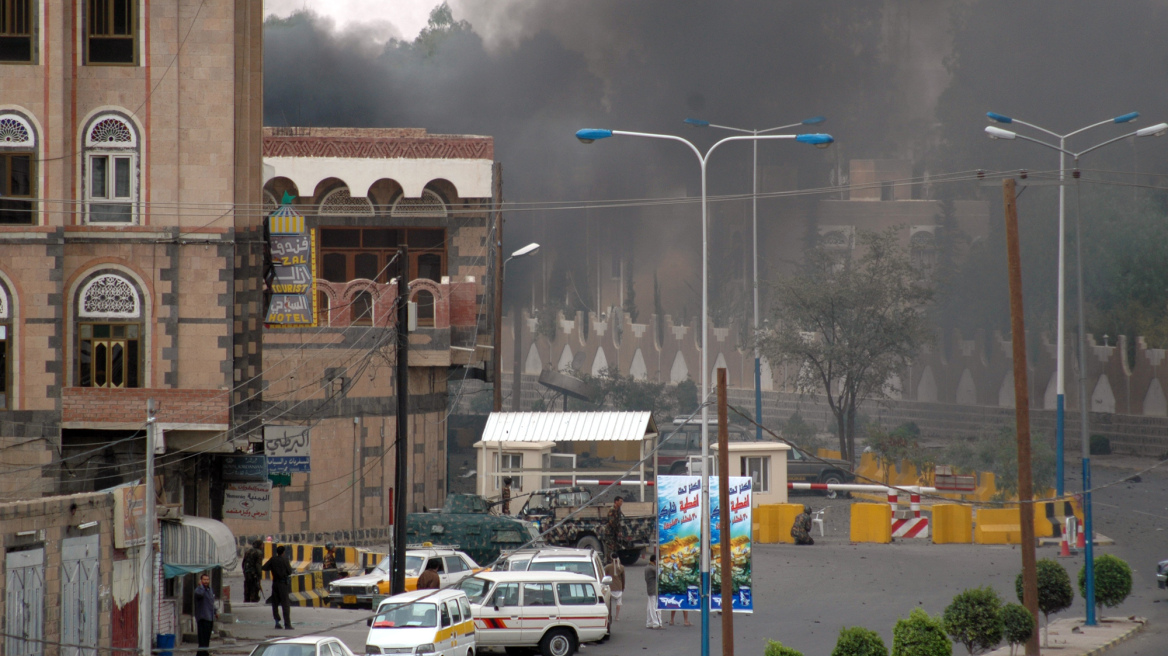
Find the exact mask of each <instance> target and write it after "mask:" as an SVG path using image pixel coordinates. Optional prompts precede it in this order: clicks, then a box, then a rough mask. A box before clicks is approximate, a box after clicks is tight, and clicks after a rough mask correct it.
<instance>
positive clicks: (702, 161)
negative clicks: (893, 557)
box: [576, 128, 835, 656]
mask: <svg viewBox="0 0 1168 656" xmlns="http://www.w3.org/2000/svg"><path fill="white" fill-rule="evenodd" d="M614 136H624V137H642V138H646V139H664V140H666V141H676V142H679V143H682V144H685V145H686V146H688V147H689V149H690V151H692V152H693V154H694V155H695V156H697V158H698V165H699V166H700V167H701V175H702V339H701V344H702V392H701V400H702V494H701V515H700V516H701V518H702V525H701V535H702V539H701V554H702V555H701V586H702V592H701V596H702V598H701V604H702V609H701V610H702V656H709V653H710V522H709V518H710V467H709V462H710V422H709V409H710V405H709V403H708V402H707V397H708V396H709V393H710V384H709V376H710V369H709V364H708V358H709V349H708V348H706V346H707V344H706V336H707V335H708V333H709V320H710V314H709V312H708V308H709V293H708V292H709V285H708V283H709V258H708V250H709V243H708V242H709V239H708V237H709V234H708V230H707V226H708V217H709V205H708V202H707V199H706V164H707V163H708V162H709V159H710V155H712V154H713V153H714V151H715V150H717V148H718V146H721V145H722V144H724V143H727V142H730V141H759V140H764V139H765V140H779V139H787V140H792V139H793V140H795V141H797V142H799V143H805V144H811V145H813V146H816V147H817V148H827V147H828V146H830V145H831V144H832V142H833V141H835V140H834V139H832V137H831V135H829V134H798V135H795V134H767V135H762V134H760V135H749V136H746V135H743V136H734V137H726V138H725V139H722V140H721V141H718V142H717V143H715V144H714V145H712V146H710V149H709V150H707V151H706V152H705V154H704V155H703V154H702V152H701V151H700V150H698V148H697V146H694V145H693V143H691V142H690V141H689V140H688V139H683V138H681V137H678V136H674V135H671V134H654V133H650V132H626V131H623V130H600V129H594V128H593V129H584V130H579V131H577V132H576V138H577V139H579V140H580V141H581V142H583V143H586V144H590V143H592V142H594V141H598V140H600V139H607V138H609V137H614Z"/></svg>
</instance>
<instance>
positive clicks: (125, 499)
mask: <svg viewBox="0 0 1168 656" xmlns="http://www.w3.org/2000/svg"><path fill="white" fill-rule="evenodd" d="M142 544H146V486H145V485H122V486H119V487H117V488H114V546H115V547H117V548H118V549H125V548H126V547H136V546H138V545H142Z"/></svg>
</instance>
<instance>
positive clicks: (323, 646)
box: [251, 636, 353, 656]
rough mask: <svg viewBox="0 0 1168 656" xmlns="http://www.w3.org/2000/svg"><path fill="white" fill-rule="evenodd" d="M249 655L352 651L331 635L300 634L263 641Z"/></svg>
mask: <svg viewBox="0 0 1168 656" xmlns="http://www.w3.org/2000/svg"><path fill="white" fill-rule="evenodd" d="M251 656H353V652H352V651H350V650H349V648H348V647H346V646H345V643H343V642H341V641H340V640H338V639H336V638H334V637H332V636H301V637H299V638H283V639H280V640H276V641H274V642H265V643H264V644H262V645H259V646H257V647H256V648H255V649H253V650H252V651H251Z"/></svg>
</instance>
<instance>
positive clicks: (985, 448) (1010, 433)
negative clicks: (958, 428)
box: [945, 426, 1057, 499]
mask: <svg viewBox="0 0 1168 656" xmlns="http://www.w3.org/2000/svg"><path fill="white" fill-rule="evenodd" d="M945 459H946V460H947V461H948V463H949V464H951V465H953V466H955V467H957V469H958V470H960V471H963V472H978V471H988V472H992V473H993V474H994V485H995V486H996V487H997V489H998V497H999V498H1000V499H1009V498H1012V497H1013V496H1014V495H1016V494H1017V493H1018V438H1017V435H1016V434H1015V432H1014V427H1013V426H1003V427H1001V428H999V429H998V430H996V431H994V432H993V433H990V434H988V435H981V436H979V437H978V438H976V439H975V440H971V441H963V442H958V443H956V444H954V445H953V446H951V447H950V448H949V449H948V450H947V451H946V453H945ZM1056 467H1057V464H1056V462H1055V453H1054V448H1053V447H1051V445H1050V442H1048V441H1047V440H1046V438H1045V437H1044V436H1043V435H1042V434H1041V433H1034V434H1032V436H1031V439H1030V473H1031V479H1032V480H1033V481H1034V489H1035V490H1048V489H1050V488H1052V487H1054V477H1055V471H1056Z"/></svg>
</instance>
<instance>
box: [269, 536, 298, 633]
mask: <svg viewBox="0 0 1168 656" xmlns="http://www.w3.org/2000/svg"><path fill="white" fill-rule="evenodd" d="M264 571H265V572H270V573H271V574H272V596H271V598H270V599H269V600H268V601H270V602H271V603H272V617H273V618H275V620H276V628H277V629H279V628H284V629H288V630H291V629H292V609H291V605H292V600H291V595H292V565H290V564H289V563H288V559H287V558H285V557H284V545H282V544H281V545H280V546H278V547H276V555H275V556H272V557H271V558H269V559H268V562H266V563H264ZM281 608H283V609H284V626H283V627H281V626H280V609H281Z"/></svg>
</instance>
